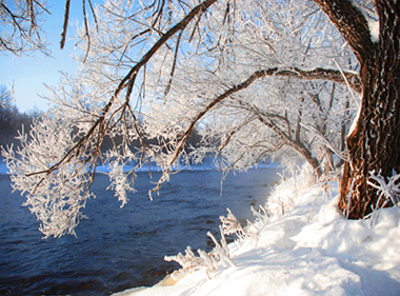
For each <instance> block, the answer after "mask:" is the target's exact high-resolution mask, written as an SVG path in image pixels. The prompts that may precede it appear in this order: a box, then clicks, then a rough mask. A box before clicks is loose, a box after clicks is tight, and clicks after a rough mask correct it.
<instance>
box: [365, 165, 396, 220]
mask: <svg viewBox="0 0 400 296" xmlns="http://www.w3.org/2000/svg"><path fill="white" fill-rule="evenodd" d="M370 175H371V176H370V177H369V179H370V180H372V181H375V183H373V182H371V181H370V180H368V181H367V183H368V185H370V186H372V187H373V188H375V189H377V190H378V194H379V198H378V201H377V202H376V205H375V207H373V206H371V208H372V213H371V214H370V215H368V216H366V217H365V219H366V218H370V217H371V226H373V225H374V224H375V223H376V221H377V220H378V217H379V211H380V210H381V209H382V208H384V207H385V206H386V205H387V204H388V203H389V201H390V202H392V204H393V205H394V206H399V205H400V174H397V173H396V172H395V171H394V170H393V176H392V177H389V178H387V181H386V178H384V177H383V176H382V175H381V172H379V173H378V174H375V171H372V172H370Z"/></svg>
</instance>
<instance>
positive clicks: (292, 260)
mask: <svg viewBox="0 0 400 296" xmlns="http://www.w3.org/2000/svg"><path fill="white" fill-rule="evenodd" d="M289 181H290V182H292V183H290V182H289ZM289 181H287V182H286V184H281V185H280V186H278V188H277V189H276V190H275V192H274V193H273V194H272V196H271V197H270V199H269V203H267V205H266V207H267V208H268V209H269V211H272V212H276V213H279V214H275V215H273V216H272V217H270V218H266V217H262V216H259V219H258V222H256V223H254V225H255V227H250V228H249V230H247V233H248V235H247V238H246V239H243V240H241V241H237V242H234V243H231V244H229V245H228V248H229V254H230V258H231V260H232V261H233V263H234V265H235V266H232V265H231V264H222V263H226V262H227V261H226V260H225V262H223V261H222V262H219V263H218V265H216V269H215V270H212V268H209V270H208V271H207V272H206V269H207V267H206V266H205V267H202V268H194V269H195V270H194V271H193V270H190V268H187V269H186V270H184V271H183V272H180V273H178V274H176V275H175V276H167V278H165V279H164V280H163V281H162V282H161V283H159V284H158V285H155V286H153V287H146V288H145V287H141V288H134V289H130V290H126V291H124V292H121V293H117V294H116V295H118V296H127V295H133V296H145V295H164V296H166V295H173V296H178V295H199V296H200V295H216V296H221V295H229V296H234V295H238V296H239V295H240V296H243V295H285V296H286V295H335V296H337V295H385V296H389V295H400V223H399V220H400V208H399V207H396V208H389V209H383V210H381V211H380V212H379V216H378V218H377V222H376V224H375V225H371V221H370V219H369V220H364V221H351V220H346V219H345V218H344V217H343V215H342V214H341V213H340V212H339V211H338V209H337V207H336V204H337V184H336V183H335V182H331V183H329V184H325V185H328V186H325V187H321V184H319V185H311V186H310V185H309V184H308V185H307V184H305V183H307V182H305V180H304V177H300V178H298V180H297V181H296V182H294V181H293V180H289ZM300 183H302V184H303V185H299V184H300ZM304 184H305V185H304ZM282 213H284V215H282ZM260 218H261V219H260ZM256 228H258V229H259V230H257V231H255V229H256ZM251 230H253V232H252V231H251ZM188 243H190V242H188ZM220 246H222V247H223V243H221V244H220ZM168 255H172V254H168ZM189 257H190V256H186V258H189ZM182 258H183V257H182ZM192 258H193V257H192ZM196 258H200V257H196ZM196 260H197V259H196ZM199 260H200V261H201V259H199ZM192 263H193V265H196V264H195V261H194V259H193V262H192ZM210 266H211V265H209V267H210ZM196 269H197V270H196Z"/></svg>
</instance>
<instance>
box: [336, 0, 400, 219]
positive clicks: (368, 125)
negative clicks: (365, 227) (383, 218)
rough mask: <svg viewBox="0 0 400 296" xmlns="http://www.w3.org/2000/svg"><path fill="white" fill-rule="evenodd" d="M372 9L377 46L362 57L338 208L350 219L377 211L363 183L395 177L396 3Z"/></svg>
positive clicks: (399, 11) (399, 108) (399, 119)
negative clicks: (355, 118) (377, 22)
mask: <svg viewBox="0 0 400 296" xmlns="http://www.w3.org/2000/svg"><path fill="white" fill-rule="evenodd" d="M376 9H377V11H378V14H379V19H380V30H379V31H380V36H379V42H378V43H376V46H375V48H374V49H373V50H370V51H369V54H368V58H366V56H363V58H362V62H361V71H360V77H361V80H362V84H363V92H362V106H361V110H360V114H359V118H358V121H357V124H356V127H355V128H354V130H353V131H352V132H351V134H350V135H349V136H348V138H347V148H348V151H349V155H350V160H349V162H348V163H345V166H344V170H343V176H342V180H341V184H340V201H339V208H340V209H342V210H343V212H344V213H345V215H346V216H347V217H348V218H350V219H359V218H363V217H365V216H366V215H368V214H369V213H371V212H372V210H373V209H372V207H374V208H376V206H378V207H380V206H382V203H383V200H381V201H380V202H379V204H377V203H378V197H379V196H378V192H377V190H376V189H375V188H373V187H372V186H370V185H368V184H367V180H368V178H369V176H370V174H371V173H372V172H375V173H376V174H377V173H380V174H381V175H382V176H383V177H385V178H389V177H391V176H392V175H393V174H397V173H400V21H399V20H400V3H397V4H396V1H393V0H382V1H376Z"/></svg>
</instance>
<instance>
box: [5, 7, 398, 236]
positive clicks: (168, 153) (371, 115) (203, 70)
mask: <svg viewBox="0 0 400 296" xmlns="http://www.w3.org/2000/svg"><path fill="white" fill-rule="evenodd" d="M85 2H86V1H84V3H85ZM26 3H30V4H32V5H36V4H38V2H37V1H28V0H27V1H26ZM40 3H41V2H40ZM69 3H70V1H69V0H66V14H65V21H64V30H63V34H62V38H63V41H64V40H65V36H66V35H65V34H66V28H67V27H68V18H69ZM88 3H89V4H90V7H91V8H92V13H93V15H94V20H95V22H94V24H95V25H94V26H92V27H91V26H90V25H89V24H88V22H87V17H86V12H85V10H84V16H85V17H84V20H85V21H84V25H83V27H82V28H78V29H77V33H76V38H77V39H78V42H79V43H80V46H81V47H80V48H81V49H80V50H79V51H77V56H76V59H77V60H78V61H79V62H80V66H79V69H78V71H77V73H76V75H74V76H69V75H67V74H65V76H64V77H63V78H62V80H61V81H60V84H59V86H58V87H56V88H54V89H52V91H53V94H52V96H50V97H49V100H51V101H52V102H53V103H54V104H53V105H52V107H51V108H50V110H49V111H48V112H47V114H45V115H43V116H42V118H41V120H40V121H37V122H35V124H34V128H33V130H32V131H31V132H30V134H29V135H26V134H24V133H22V134H21V135H20V137H19V139H20V140H21V143H22V144H21V146H22V149H21V150H18V151H13V150H11V149H10V150H8V151H4V152H3V154H4V155H5V156H6V158H7V160H8V166H9V168H10V172H11V176H12V180H13V184H14V185H13V186H14V188H15V189H17V190H20V191H22V192H23V193H25V192H26V193H27V202H26V205H29V206H30V209H31V211H32V212H33V213H35V214H36V215H37V217H38V218H39V219H40V220H41V221H42V223H43V224H42V226H41V231H42V232H43V233H44V234H45V235H46V236H51V235H54V236H59V235H62V234H65V233H67V232H69V233H73V229H74V227H75V226H76V225H77V224H78V223H79V219H80V218H81V213H80V211H81V209H82V208H83V207H84V205H85V202H86V200H87V198H89V197H90V196H92V194H91V192H90V186H91V184H92V182H93V180H94V178H95V173H96V168H97V165H98V163H100V162H101V161H103V162H105V163H108V164H109V166H110V172H109V177H110V181H111V188H112V189H114V190H115V192H116V195H117V196H118V197H119V199H120V200H121V201H122V205H123V204H124V203H126V201H127V194H128V192H129V191H134V186H133V180H134V177H135V169H136V168H137V167H140V166H142V165H145V164H146V163H149V162H156V163H157V164H158V165H159V166H160V167H161V169H162V170H163V175H162V177H161V178H160V180H159V182H158V185H157V186H156V187H155V188H154V189H153V190H152V192H155V191H157V190H158V189H159V187H160V186H161V184H162V183H163V182H165V181H166V180H168V178H169V177H170V173H171V171H172V170H173V169H174V166H175V168H177V169H179V166H180V165H181V164H182V162H183V163H185V162H189V161H190V160H192V161H193V159H194V160H201V159H202V157H204V156H205V155H207V153H209V152H210V151H213V152H217V153H220V155H222V156H223V158H222V159H224V160H225V161H228V162H229V164H227V166H226V167H228V168H230V167H233V168H239V169H240V168H242V167H244V166H246V165H249V164H252V163H254V162H255V161H257V160H258V159H260V158H261V157H262V156H263V155H265V154H266V153H270V152H272V151H274V150H277V148H279V147H281V146H282V145H285V146H289V147H291V148H293V149H294V150H296V151H297V152H298V153H300V155H302V156H303V157H304V158H305V159H306V160H307V161H309V163H311V164H312V165H313V163H314V165H313V166H314V168H315V170H316V172H317V175H318V176H321V175H323V173H324V172H323V171H321V167H320V165H321V163H320V161H322V158H323V157H325V156H326V155H332V154H333V153H337V154H338V155H340V156H341V157H342V158H343V159H344V160H345V161H346V162H345V165H344V170H343V175H342V179H341V185H340V202H339V207H340V208H341V209H342V210H343V212H344V213H345V214H346V215H347V217H349V218H355V219H356V218H362V217H364V216H366V215H368V214H369V213H370V212H371V210H372V209H373V207H374V206H375V207H376V206H382V204H383V203H385V204H386V205H387V204H388V203H387V202H386V201H385V200H384V199H380V196H381V194H380V192H379V191H378V190H379V189H377V188H376V187H377V186H374V185H375V184H374V181H373V179H371V178H370V177H371V174H380V176H382V178H387V179H388V178H390V177H392V176H393V175H397V172H398V171H399V169H398V167H397V166H398V165H397V163H398V159H397V157H398V156H397V155H398V154H397V153H396V144H397V142H398V140H397V133H398V132H396V127H397V122H398V116H399V115H398V114H397V108H398V105H397V85H398V81H397V79H398V75H399V74H398V62H397V57H398V50H399V38H398V37H399V36H398V34H399V27H398V17H399V4H396V3H395V1H386V0H385V1H384V0H375V1H374V2H373V1H370V0H364V1H362V0H357V1H350V0H326V1H323V0H314V1H305V0H304V1H289V0H288V1H274V0H264V1H260V0H254V1H226V0H225V1H217V0H204V1H202V2H200V3H199V2H197V1H180V0H177V1H164V0H159V1H141V2H139V1H138V2H134V1H126V0H112V1H107V2H106V3H105V4H104V5H102V6H98V7H97V8H93V6H92V5H91V2H90V1H88ZM40 5H42V6H43V4H40ZM42 6H40V7H42ZM33 7H34V6H33ZM28 17H29V16H28ZM62 43H63V42H62ZM6 50H7V48H6ZM359 98H360V99H361V103H360V107H359V108H358V109H359V111H358V115H357V117H356V120H355V122H354V123H353V126H352V129H351V133H350V134H349V136H348V138H347V152H346V151H344V152H343V151H341V150H342V149H341V148H343V138H344V134H345V133H346V125H345V124H344V122H345V120H348V118H349V117H351V114H350V113H351V112H350V111H348V110H350V109H348V108H349V106H350V105H352V104H353V105H354V104H355V105H357V101H358V99H359ZM350 102H352V103H351V104H350ZM344 107H345V110H344V111H343V108H344ZM337 114H342V115H343V116H342V119H340V120H338V117H337V116H334V115H337ZM317 115H318V116H317ZM344 118H346V119H344ZM338 123H339V124H338ZM195 127H196V129H197V130H199V131H200V133H201V134H202V135H203V145H202V146H201V147H193V149H191V150H186V149H184V147H185V145H186V141H187V139H188V138H189V136H190V133H191V132H192V131H193V129H194V128H195ZM334 128H336V129H334ZM114 137H118V138H119V139H122V141H119V142H118V143H114V145H112V147H111V148H110V149H109V150H108V151H107V152H106V153H102V151H101V146H102V143H103V140H104V138H111V139H112V138H114ZM147 139H152V141H151V142H148V141H147ZM134 141H136V142H140V147H132V145H131V143H132V142H134ZM155 142H157V143H158V144H157V145H155V144H154V143H155ZM215 142H218V143H219V145H218V146H217V149H216V150H215V145H209V143H214V144H215ZM187 151H191V152H190V153H188V152H187ZM318 151H322V155H324V156H323V157H320V158H318ZM224 153H225V155H224ZM132 161H133V162H135V163H136V164H137V167H136V168H135V169H133V170H131V171H129V172H126V171H124V170H123V168H122V167H123V166H124V165H125V164H127V163H132ZM224 165H225V163H223V165H222V166H224ZM370 184H372V185H370Z"/></svg>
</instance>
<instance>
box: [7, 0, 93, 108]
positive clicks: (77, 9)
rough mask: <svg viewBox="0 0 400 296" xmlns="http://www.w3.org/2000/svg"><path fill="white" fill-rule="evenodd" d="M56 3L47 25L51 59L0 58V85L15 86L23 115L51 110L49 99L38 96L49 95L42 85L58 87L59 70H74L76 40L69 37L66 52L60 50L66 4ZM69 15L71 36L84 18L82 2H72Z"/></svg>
mask: <svg viewBox="0 0 400 296" xmlns="http://www.w3.org/2000/svg"><path fill="white" fill-rule="evenodd" d="M54 2H56V1H50V3H52V4H49V5H52V6H50V12H51V13H52V14H51V15H48V16H47V20H46V22H45V25H44V31H46V32H47V41H48V42H49V43H51V45H50V50H51V51H52V57H45V56H44V55H43V54H41V53H40V52H35V53H34V54H33V55H32V56H31V57H26V56H23V57H21V58H16V57H14V56H12V55H9V56H0V69H1V71H0V85H6V86H8V85H9V84H11V83H14V89H15V99H16V105H17V107H18V109H19V110H20V111H22V112H25V111H30V110H32V109H33V108H37V109H39V110H46V109H47V108H48V102H47V100H44V99H42V98H40V97H39V95H40V94H42V93H45V94H46V93H48V91H47V90H46V88H45V86H44V85H43V84H44V83H45V84H47V85H50V86H51V85H56V84H57V82H58V80H59V78H60V76H61V75H60V74H59V70H63V71H66V72H68V73H70V74H72V73H73V72H74V71H75V64H74V63H73V61H72V59H71V58H70V55H71V53H72V52H73V50H74V46H75V41H74V40H68V38H67V42H66V45H65V47H64V49H63V50H60V40H61V38H60V34H61V32H62V26H63V17H64V1H61V0H60V1H57V2H58V4H54ZM96 2H97V1H96ZM86 11H87V13H88V12H89V11H90V8H89V7H87V9H86ZM70 16H71V19H70V22H69V24H70V26H69V28H68V33H70V34H71V33H73V31H74V28H73V26H71V25H73V24H75V23H76V20H79V21H81V20H82V19H83V18H82V3H81V2H79V1H78V2H77V1H71V15H70Z"/></svg>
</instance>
